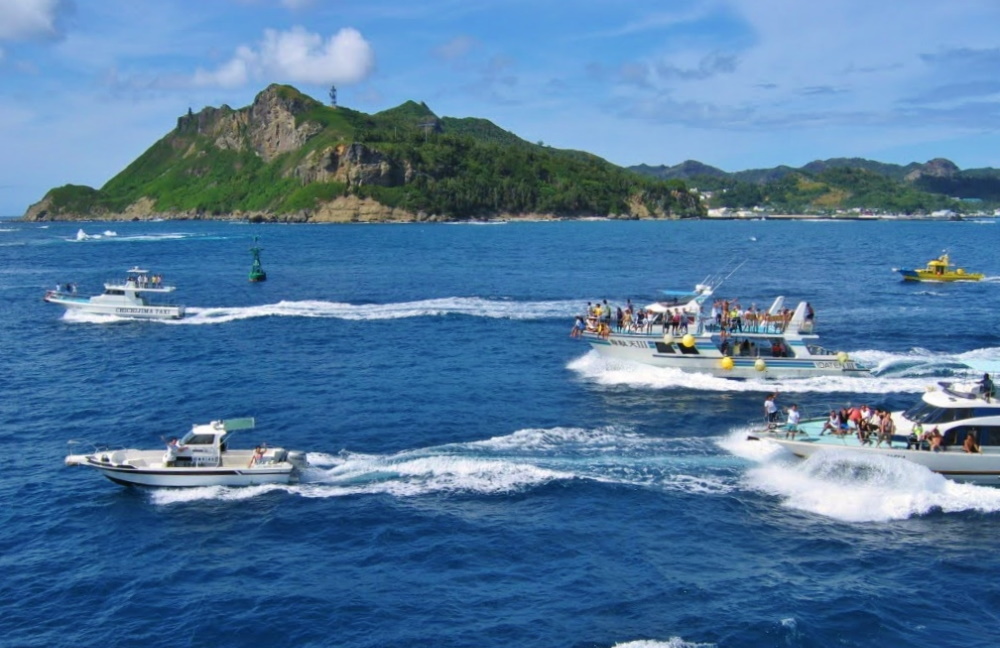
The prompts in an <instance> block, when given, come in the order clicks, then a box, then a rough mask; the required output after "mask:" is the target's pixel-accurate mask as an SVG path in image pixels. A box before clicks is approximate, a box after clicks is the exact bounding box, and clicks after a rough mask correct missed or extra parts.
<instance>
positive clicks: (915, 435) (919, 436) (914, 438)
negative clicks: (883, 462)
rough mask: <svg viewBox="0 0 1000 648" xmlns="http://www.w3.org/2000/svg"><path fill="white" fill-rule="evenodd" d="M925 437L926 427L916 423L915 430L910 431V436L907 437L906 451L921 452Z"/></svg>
mask: <svg viewBox="0 0 1000 648" xmlns="http://www.w3.org/2000/svg"><path fill="white" fill-rule="evenodd" d="M923 436H924V426H923V425H921V424H920V423H914V424H913V428H912V429H911V430H910V435H909V436H908V437H906V449H907V450H910V449H913V450H920V444H921V443H922V442H923Z"/></svg>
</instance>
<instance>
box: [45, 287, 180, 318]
mask: <svg viewBox="0 0 1000 648" xmlns="http://www.w3.org/2000/svg"><path fill="white" fill-rule="evenodd" d="M44 299H45V301H47V302H48V303H50V304H57V305H59V306H62V307H64V308H66V309H67V310H73V311H77V312H80V313H88V314H91V315H103V316H113V317H128V318H133V319H182V318H183V317H184V315H185V310H184V307H183V306H152V305H138V304H113V303H104V304H102V303H99V302H94V301H93V300H91V299H88V298H86V297H72V296H66V295H61V294H57V293H49V294H47V295H45V297H44Z"/></svg>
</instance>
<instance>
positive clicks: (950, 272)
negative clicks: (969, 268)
mask: <svg viewBox="0 0 1000 648" xmlns="http://www.w3.org/2000/svg"><path fill="white" fill-rule="evenodd" d="M898 272H899V273H900V274H901V275H903V281H979V280H980V279H982V278H983V274H982V273H980V272H966V271H965V269H964V268H956V267H955V266H953V265H952V264H951V259H949V258H948V254H947V253H945V254H942V255H941V256H939V257H938V258H936V259H932V260H930V261H928V262H927V267H926V268H918V269H916V270H906V269H899V270H898Z"/></svg>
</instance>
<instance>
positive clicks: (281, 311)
mask: <svg viewBox="0 0 1000 648" xmlns="http://www.w3.org/2000/svg"><path fill="white" fill-rule="evenodd" d="M578 304H579V302H577V301H535V302H524V301H507V300H495V299H483V298H481V297H442V298H439V299H424V300H420V301H412V302H397V303H389V304H350V303H343V302H331V301H321V300H305V301H281V302H278V303H277V304H263V305H260V306H237V307H226V308H204V307H189V308H188V309H187V317H185V318H184V319H183V320H175V321H173V322H171V323H175V324H222V323H226V322H233V321H237V320H245V319H253V318H257V317H317V318H330V319H343V320H353V321H373V320H392V319H405V318H412V317H441V316H445V315H468V316H470V317H485V318H491V319H512V320H536V319H552V318H560V317H566V318H568V317H570V316H571V315H572V313H573V312H574V309H575V308H576V307H577V306H578Z"/></svg>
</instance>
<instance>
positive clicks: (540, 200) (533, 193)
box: [24, 85, 703, 222]
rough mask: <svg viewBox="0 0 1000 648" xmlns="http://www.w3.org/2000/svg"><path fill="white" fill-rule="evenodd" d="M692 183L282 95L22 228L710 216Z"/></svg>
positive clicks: (175, 142) (422, 121) (423, 118)
mask: <svg viewBox="0 0 1000 648" xmlns="http://www.w3.org/2000/svg"><path fill="white" fill-rule="evenodd" d="M702 212H703V210H702V208H701V206H700V203H698V200H697V197H695V196H692V195H691V194H690V193H688V192H687V191H686V188H685V187H683V185H682V184H678V183H673V184H669V183H664V182H659V181H648V180H645V179H640V178H636V177H635V176H632V175H631V174H629V173H628V172H626V171H625V170H622V169H619V168H618V167H615V166H613V165H610V164H609V163H607V162H604V161H603V160H600V159H599V158H596V157H594V156H589V155H588V154H582V153H579V152H576V151H559V150H556V149H549V148H547V147H543V146H538V145H534V144H529V143H527V142H524V141H523V140H521V139H520V138H517V137H516V136H514V135H513V134H511V133H507V132H506V131H503V130H501V129H499V128H497V127H496V126H494V125H493V124H491V123H489V122H487V121H486V120H462V119H458V120H456V119H447V118H446V119H445V120H442V119H439V118H438V117H437V116H436V115H434V114H433V113H432V112H430V109H429V108H427V107H426V106H425V105H424V104H417V103H414V102H407V103H406V104H403V105H402V106H400V107H398V108H395V109H392V110H389V111H384V112H383V113H377V114H375V115H366V114H364V113H360V112H357V111H353V110H350V109H347V108H333V107H328V106H324V105H322V104H320V103H319V102H317V101H315V100H313V99H311V98H309V97H307V96H306V95H303V94H302V93H300V92H298V91H297V90H295V89H294V88H291V87H289V86H281V85H272V86H270V87H268V88H267V89H265V90H264V91H262V92H261V93H260V94H258V95H257V97H256V98H255V100H254V102H253V104H251V105H250V106H248V107H246V108H242V109H236V110H234V109H232V108H230V107H228V106H222V107H220V108H214V107H208V108H204V109H203V110H201V111H199V112H197V113H194V112H192V111H188V114H186V115H184V116H182V117H180V118H179V119H178V120H177V126H176V128H175V129H174V130H173V131H172V132H171V133H169V134H168V135H167V136H165V137H164V138H163V139H161V140H160V141H159V142H157V143H156V144H154V145H153V146H152V147H151V148H150V149H149V150H148V151H146V152H145V153H144V154H143V155H142V156H140V157H139V158H138V159H137V160H136V161H135V162H133V163H132V164H130V165H129V166H128V167H127V168H126V169H125V170H124V171H122V172H121V173H119V174H118V175H117V176H115V177H114V178H112V179H111V180H110V181H109V182H108V183H107V184H106V185H105V186H104V187H102V188H101V189H100V190H94V189H91V188H89V187H81V186H76V185H66V186H64V187H59V188H56V189H53V190H51V191H49V192H48V194H46V196H45V197H44V198H43V199H42V200H41V201H39V202H38V203H36V204H34V205H32V206H31V207H30V208H29V209H28V211H27V213H26V214H25V216H24V218H25V219H26V220H67V219H105V220H141V219H152V218H167V219H204V218H218V219H247V218H250V219H253V220H260V221H286V222H308V221H317V222H334V221H336V222H351V221H365V222H367V221H387V220H451V219H456V218H470V217H477V218H478V217H510V215H512V214H521V215H523V214H528V215H537V214H548V215H554V216H578V215H588V216H593V215H598V216H608V215H615V216H619V217H642V218H657V217H660V218H662V217H678V216H684V215H700V213H702Z"/></svg>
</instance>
